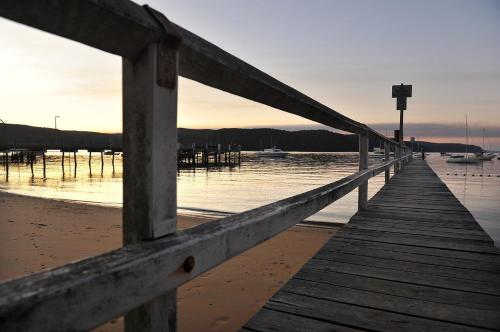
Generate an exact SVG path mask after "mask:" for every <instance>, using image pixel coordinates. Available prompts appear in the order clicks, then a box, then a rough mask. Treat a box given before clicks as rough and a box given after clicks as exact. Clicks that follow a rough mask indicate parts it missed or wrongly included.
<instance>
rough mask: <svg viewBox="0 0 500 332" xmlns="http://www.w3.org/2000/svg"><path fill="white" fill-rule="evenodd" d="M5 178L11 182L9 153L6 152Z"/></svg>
mask: <svg viewBox="0 0 500 332" xmlns="http://www.w3.org/2000/svg"><path fill="white" fill-rule="evenodd" d="M5 177H6V179H7V180H9V152H5Z"/></svg>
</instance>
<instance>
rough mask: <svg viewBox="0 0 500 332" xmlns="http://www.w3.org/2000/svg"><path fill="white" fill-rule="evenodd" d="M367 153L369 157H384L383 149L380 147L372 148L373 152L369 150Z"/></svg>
mask: <svg viewBox="0 0 500 332" xmlns="http://www.w3.org/2000/svg"><path fill="white" fill-rule="evenodd" d="M368 155H369V156H370V158H384V157H385V151H384V149H382V148H373V152H370V153H369V154H368Z"/></svg>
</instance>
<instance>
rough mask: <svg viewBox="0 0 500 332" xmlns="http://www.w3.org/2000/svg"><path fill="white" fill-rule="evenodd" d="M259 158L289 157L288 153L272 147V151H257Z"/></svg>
mask: <svg viewBox="0 0 500 332" xmlns="http://www.w3.org/2000/svg"><path fill="white" fill-rule="evenodd" d="M256 155H257V157H274V158H284V157H286V156H288V152H286V151H283V150H281V149H278V148H276V147H272V148H270V149H264V151H257V153H256Z"/></svg>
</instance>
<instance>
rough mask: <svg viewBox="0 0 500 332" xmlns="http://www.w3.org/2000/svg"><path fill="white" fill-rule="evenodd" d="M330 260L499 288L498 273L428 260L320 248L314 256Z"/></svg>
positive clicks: (499, 279) (499, 276) (499, 278)
mask: <svg viewBox="0 0 500 332" xmlns="http://www.w3.org/2000/svg"><path fill="white" fill-rule="evenodd" d="M314 258H315V259H322V260H327V261H331V262H342V263H349V264H357V265H362V266H373V267H381V268H385V269H393V270H398V271H411V272H416V273H422V274H426V275H429V276H433V275H435V276H442V277H451V278H455V279H461V280H462V279H463V280H470V281H471V282H475V281H477V282H478V283H487V284H489V285H492V286H495V287H497V288H499V289H500V273H498V272H490V271H477V270H470V269H464V268H460V267H450V266H441V265H436V264H429V263H428V262H413V261H406V260H403V259H400V258H396V257H387V256H384V257H380V256H379V257H376V256H366V255H363V254H362V253H348V252H331V251H323V250H321V251H320V252H319V253H318V254H316V255H315V256H314Z"/></svg>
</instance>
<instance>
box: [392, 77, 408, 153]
mask: <svg viewBox="0 0 500 332" xmlns="http://www.w3.org/2000/svg"><path fill="white" fill-rule="evenodd" d="M411 90H412V86H411V85H404V84H403V83H401V85H393V86H392V98H397V105H396V106H397V107H396V109H397V110H399V111H400V114H399V142H400V143H401V144H404V142H405V141H404V137H403V111H404V110H405V109H406V98H409V97H411V95H412V91H411Z"/></svg>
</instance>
